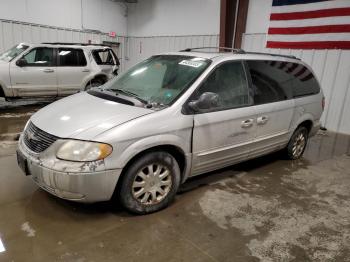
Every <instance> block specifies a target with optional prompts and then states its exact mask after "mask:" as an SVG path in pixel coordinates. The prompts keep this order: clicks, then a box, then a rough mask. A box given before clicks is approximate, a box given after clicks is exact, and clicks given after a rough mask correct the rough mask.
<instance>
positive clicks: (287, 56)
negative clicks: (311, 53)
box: [245, 52, 301, 60]
mask: <svg viewBox="0 0 350 262" xmlns="http://www.w3.org/2000/svg"><path fill="white" fill-rule="evenodd" d="M245 53H246V54H251V55H270V56H280V57H286V58H292V59H297V60H301V59H300V58H298V57H296V56H294V55H279V54H271V53H264V52H245Z"/></svg>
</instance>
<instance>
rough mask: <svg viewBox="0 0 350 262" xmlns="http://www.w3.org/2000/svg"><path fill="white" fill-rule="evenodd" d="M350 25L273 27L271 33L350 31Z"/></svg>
mask: <svg viewBox="0 0 350 262" xmlns="http://www.w3.org/2000/svg"><path fill="white" fill-rule="evenodd" d="M348 32H350V25H321V26H305V27H271V28H269V31H268V33H269V34H270V35H297V34H322V33H348Z"/></svg>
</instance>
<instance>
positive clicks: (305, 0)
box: [272, 0, 329, 6]
mask: <svg viewBox="0 0 350 262" xmlns="http://www.w3.org/2000/svg"><path fill="white" fill-rule="evenodd" d="M325 1H329V0H273V2H272V6H283V5H297V4H309V3H317V2H325Z"/></svg>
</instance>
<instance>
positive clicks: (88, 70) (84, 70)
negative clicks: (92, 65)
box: [82, 69, 90, 73]
mask: <svg viewBox="0 0 350 262" xmlns="http://www.w3.org/2000/svg"><path fill="white" fill-rule="evenodd" d="M82 72H84V73H88V72H90V69H83V71H82Z"/></svg>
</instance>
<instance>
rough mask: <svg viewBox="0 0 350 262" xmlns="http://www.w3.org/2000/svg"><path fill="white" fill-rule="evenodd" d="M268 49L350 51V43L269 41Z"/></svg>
mask: <svg viewBox="0 0 350 262" xmlns="http://www.w3.org/2000/svg"><path fill="white" fill-rule="evenodd" d="M266 47H267V48H290V49H335V48H337V49H350V41H313V42H281V41H267V44H266Z"/></svg>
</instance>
